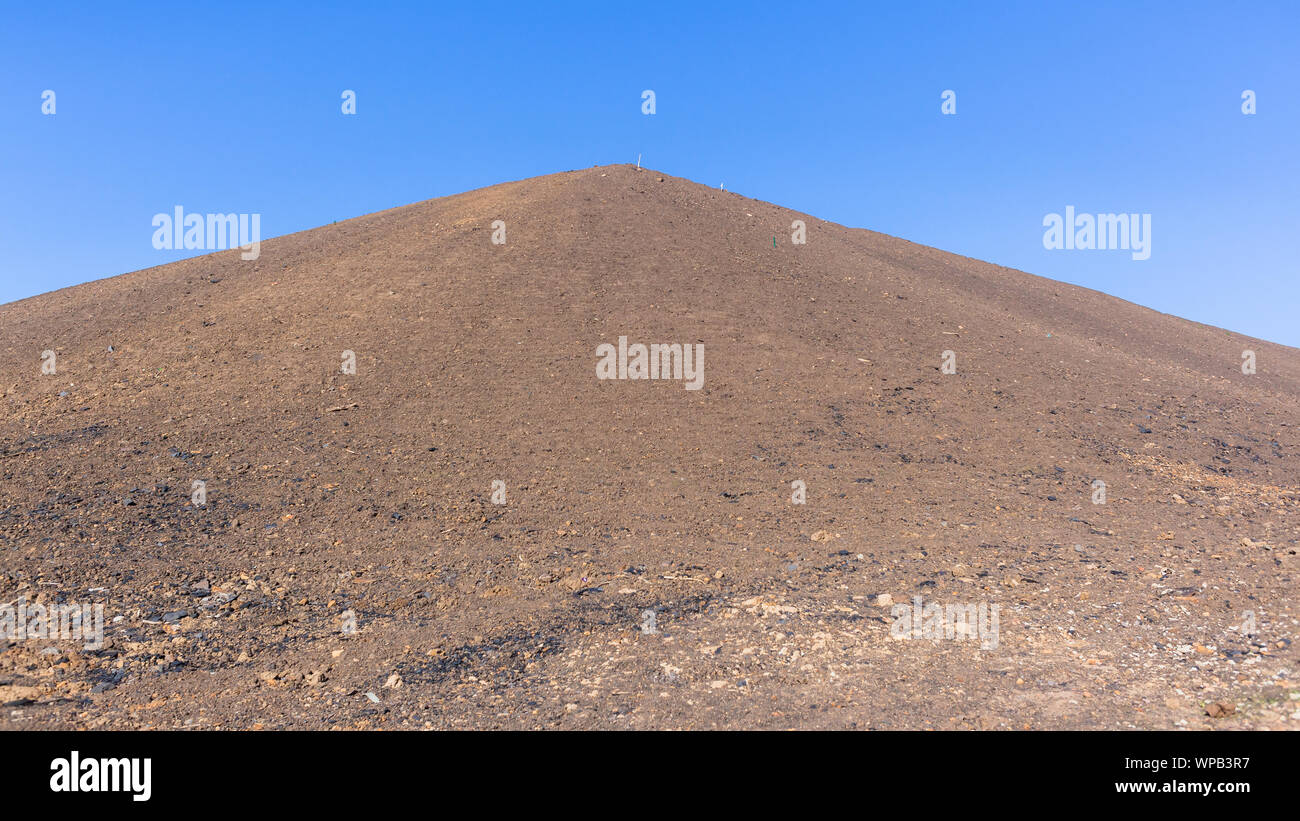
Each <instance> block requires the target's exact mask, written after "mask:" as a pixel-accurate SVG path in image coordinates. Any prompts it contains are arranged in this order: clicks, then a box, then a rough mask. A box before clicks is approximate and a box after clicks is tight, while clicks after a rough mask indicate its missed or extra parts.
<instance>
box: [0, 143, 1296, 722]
mask: <svg viewBox="0 0 1300 821" xmlns="http://www.w3.org/2000/svg"><path fill="white" fill-rule="evenodd" d="M796 219H800V220H804V221H805V223H806V225H807V243H806V244H805V245H795V244H792V243H791V223H792V221H793V220H796ZM494 220H502V221H504V222H505V224H506V242H505V244H504V245H494V244H493V243H492V241H491V238H492V234H493V228H492V223H493V221H494ZM620 336H626V337H628V343H629V344H632V343H637V342H640V343H646V344H649V343H699V344H702V345H703V346H704V350H705V358H704V371H703V373H704V377H703V385H702V387H701V389H699V390H688V389H687V388H686V386H685V385H684V381H685V380H680V381H679V380H672V379H669V380H640V381H636V380H599V379H597V378H596V366H597V362H598V357H597V348H598V346H600V345H601V344H602V343H612V344H617V343H618V338H619V337H620ZM110 346H111V348H112V350H111V351H110ZM47 349H48V350H54V351H55V353H56V362H57V372H56V373H55V374H53V375H50V374H42V372H41V361H42V360H41V355H42V351H45V350H47ZM1246 349H1249V350H1253V351H1255V353H1256V357H1257V367H1258V372H1257V373H1255V374H1253V375H1246V374H1243V373H1242V372H1241V362H1242V351H1243V350H1246ZM344 351H352V352H354V353H355V361H356V373H355V374H346V373H343V372H341V367H340V366H341V362H342V355H343V352H344ZM944 351H952V352H953V353H954V354H955V356H956V373H954V374H945V373H942V372H941V356H942V354H943V352H944ZM0 407H3V409H4V413H3V416H2V417H0V570H2V571H3V574H2V575H0V602H11V601H14V600H16V599H18V598H19V597H21V596H26V597H27V600H28V601H41V602H56V601H67V602H84V601H94V602H102V603H103V604H104V606H105V613H106V616H107V618H108V620H109V624H108V627H107V641H106V645H105V647H103V648H101V649H98V650H84V649H82V648H81V647H80V645H79V644H78V643H77V642H69V641H38V640H26V641H18V642H3V641H0V701H2V702H3V703H5V704H6V705H7V706H5V707H4V708H3V713H2V714H0V726H9V727H28V728H30V727H141V728H144V727H154V728H170V727H179V726H199V727H223V728H248V727H265V728H281V727H297V728H326V727H333V726H337V727H345V728H351V727H380V728H399V727H401V728H420V727H436V728H445V727H476V728H486V727H508V728H528V727H565V728H582V727H608V728H669V727H672V728H712V727H767V728H776V727H857V728H928V727H934V728H970V727H977V728H1000V727H1008V728H1021V727H1030V728H1085V727H1111V728H1125V727H1141V728H1167V727H1184V726H1185V727H1193V728H1196V727H1216V728H1225V727H1279V728H1290V727H1296V726H1300V712H1297V708H1298V707H1300V704H1298V703H1297V702H1296V701H1295V700H1294V699H1295V697H1296V696H1295V695H1293V694H1297V693H1300V683H1297V681H1300V671H1298V665H1300V660H1298V659H1297V648H1296V647H1294V646H1293V645H1292V644H1291V639H1292V636H1293V634H1294V632H1295V629H1296V610H1297V607H1296V595H1295V594H1296V589H1297V585H1296V581H1295V576H1296V572H1297V555H1296V550H1297V544H1298V538H1300V527H1298V526H1297V523H1296V522H1295V520H1294V516H1295V512H1296V509H1297V506H1298V505H1300V437H1298V435H1297V434H1298V431H1297V427H1296V425H1297V423H1298V422H1297V420H1300V413H1298V411H1300V351H1297V350H1296V349H1292V348H1286V347H1283V346H1278V345H1274V344H1271V343H1267V342H1262V341H1259V340H1254V339H1249V338H1246V337H1242V336H1240V335H1237V334H1233V333H1229V332H1227V331H1223V330H1220V329H1216V328H1212V327H1208V326H1204V325H1199V324H1196V323H1192V322H1188V321H1185V320H1182V319H1178V318H1176V317H1172V316H1167V315H1164V314H1159V313H1157V312H1154V311H1151V310H1148V309H1145V308H1141V307H1138V306H1135V305H1132V304H1129V303H1126V302H1123V301H1122V300H1118V299H1115V298H1113V297H1109V296H1106V295H1104V294H1100V293H1097V292H1094V291H1089V290H1086V289H1082V288H1077V287H1073V286H1069V285H1064V284H1061V283H1058V282H1053V281H1051V280H1047V279H1042V278H1039V277H1035V276H1031V275H1028V274H1025V273H1021V272H1019V271H1013V270H1009V269H1006V268H1000V267H997V266H995V265H990V264H987V263H983V262H978V261H975V260H971V259H967V258H964V257H959V256H955V255H952V254H947V253H944V252H941V251H937V250H934V249H931V248H927V247H924V246H919V245H915V244H913V243H909V242H906V241H904V240H900V239H895V238H892V237H888V236H884V235H881V234H876V233H873V232H870V231H863V230H857V229H850V228H845V227H842V226H839V225H835V224H832V223H827V222H823V221H821V220H818V219H816V218H813V217H809V216H806V215H802V214H798V213H795V212H791V211H788V210H786V209H783V208H779V207H777V206H774V205H770V204H768V203H763V202H759V201H756V200H752V199H748V198H746V197H743V196H739V195H737V194H734V193H731V192H723V191H718V190H714V189H709V188H705V187H703V186H700V185H697V184H695V183H692V182H689V181H686V180H682V179H678V178H674V177H669V176H665V175H663V174H660V173H658V172H654V171H649V170H644V171H637V170H635V169H633V168H632V167H630V166H609V167H600V168H592V169H589V170H583V171H575V172H570V173H565V174H556V175H552V176H547V177H539V178H535V179H530V180H524V181H521V182H514V183H507V184H502V185H497V186H493V187H490V188H486V189H482V190H478V191H472V192H469V193H465V194H460V195H457V196H453V197H446V198H443V199H438V200H431V201H428V202H423V203H418V204H415V205H410V206H406V207H403V208H397V209H393V210H390V211H385V212H381V213H378V214H373V215H370V216H367V217H362V218H359V219H354V220H349V221H347V222H342V223H338V224H335V225H331V226H325V227H322V228H319V229H316V230H312V231H307V232H303V233H300V234H294V235H290V236H286V237H281V238H278V239H273V240H269V241H264V242H263V243H262V247H261V256H260V258H259V259H258V260H256V261H244V260H241V259H240V254H239V252H238V251H226V252H220V253H217V254H213V255H210V256H205V257H201V258H196V259H191V260H186V261H183V262H178V263H174V264H170V265H165V266H161V267H158V268H153V269H149V270H145V271H139V272H136V273H132V274H126V275H123V276H118V277H114V278H111V279H106V280H100V281H97V282H92V283H88V284H85V285H81V286H77V287H75V288H70V289H66V290H63V291H58V292H55V293H51V294H46V295H43V296H40V297H35V298H32V299H28V300H23V301H21V302H17V303H12V304H9V305H5V306H0ZM196 480H201V481H203V482H205V483H206V504H205V505H203V506H201V507H198V506H195V505H193V504H192V503H191V489H192V483H193V482H194V481H196ZM497 480H499V481H501V482H504V485H505V494H506V503H505V504H504V505H498V504H494V503H493V501H492V498H491V497H492V493H493V482H494V481H497ZM1096 480H1100V481H1103V482H1105V503H1104V504H1095V503H1094V499H1095V498H1096V492H1095V490H1094V481H1096ZM796 481H802V482H804V483H805V484H806V488H807V501H806V504H802V505H798V504H794V503H793V502H792V493H793V491H792V483H793V482H796ZM92 590H93V591H94V592H91V591H92ZM914 596H921V597H922V601H923V603H931V602H933V603H939V604H943V605H947V604H952V603H959V604H971V605H980V604H983V605H985V607H992V606H994V605H996V607H997V612H998V614H999V619H998V629H997V633H996V641H988V640H987V639H988V638H989V636H988V635H985V634H980V635H977V636H963V635H961V633H960V630H959V631H958V632H957V633H956V634H954V637H953V638H946V639H939V640H933V639H930V638H906V637H900V636H896V635H891V625H893V624H894V622H895V616H896V615H897V613H896V611H894V610H893V608H892V606H891V605H890V600H891V599H892V601H893V602H894V603H896V604H897V603H907V604H909V605H910V604H911V603H912V602H913V597H914ZM647 610H649V611H653V613H654V616H653V620H652V621H653V630H652V629H651V619H650V617H648V616H646V615H645V614H646V611H647ZM353 617H354V618H355V624H356V629H355V632H353V631H352V628H351V621H352V618H353ZM893 632H897V631H896V629H895V630H894V631H893ZM50 647H54V648H56V649H54V650H50V649H48V648H50ZM368 693H369V694H373V696H374V697H373V698H372V697H370V696H368V695H367V694H368ZM1215 704H1222V705H1228V706H1230V707H1231V708H1233V710H1234V711H1235V712H1233V713H1232V714H1231V715H1226V716H1221V717H1216V718H1211V717H1210V716H1209V715H1207V710H1206V707H1207V705H1209V706H1210V710H1209V712H1211V713H1217V712H1219V708H1216V707H1214V706H1213V705H1215Z"/></svg>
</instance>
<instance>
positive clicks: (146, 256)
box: [0, 1, 1300, 346]
mask: <svg viewBox="0 0 1300 821" xmlns="http://www.w3.org/2000/svg"><path fill="white" fill-rule="evenodd" d="M124 5H125V4H124ZM440 5H441V4H432V3H427V4H426V3H412V4H385V3H365V4H361V3H357V4H355V6H354V8H351V9H349V8H348V7H347V6H344V5H335V4H330V3H312V4H305V3H304V4H301V5H294V6H290V5H288V4H282V3H276V2H273V1H272V2H266V3H260V4H253V3H249V4H241V3H224V4H212V5H206V4H205V5H204V7H203V10H196V9H195V4H189V3H150V2H140V3H133V4H129V8H125V9H118V8H109V7H108V6H106V5H103V4H93V5H92V4H85V5H67V4H57V3H49V4H45V3H23V4H14V3H8V4H6V6H5V8H4V9H3V15H2V17H3V20H4V23H3V25H2V26H0V302H7V301H11V300H15V299H21V298H23V297H27V296H31V295H33V294H37V293H42V292H45V291H50V290H54V289H57V288H62V287H65V286H68V285H73V284H77V283H80V282H85V281H88V280H92V279H98V278H101V277H105V276H111V275H114V274H118V273H122V272H125V271H132V270H137V269H140V268H146V267H150V266H153V265H158V264H162V263H164V262H170V261H173V260H175V259H179V258H181V257H182V256H185V255H186V254H187V252H184V251H160V250H156V249H154V247H153V245H152V243H151V239H152V236H153V228H152V225H151V220H152V218H153V215H154V214H156V213H160V212H170V210H171V209H172V207H173V206H174V205H177V204H181V205H183V206H184V207H185V208H186V209H187V210H190V211H197V212H238V213H260V214H261V215H262V236H263V237H264V238H265V237H270V236H275V235H279V234H285V233H290V232H294V231H299V230H303V229H306V228H312V227H316V226H319V225H323V224H326V223H329V222H332V221H334V220H338V219H344V218H347V217H353V216H358V215H361V214H366V213H370V212H373V211H377V210H381V209H384V208H390V207H393V206H396V205H402V204H406V203H409V202H416V201H419V200H424V199H429V198H431V197H437V196H443V195H446V194H451V193H456V192H459V191H464V190H468V189H472V188H477V187H480V186H484V185H489V184H492V183H496V182H500V181H503V180H512V179H520V178H523V177H530V176H535V175H539V174H548V173H553V172H557V171H565V170H570V169H574V168H583V167H588V166H591V165H594V164H607V163H616V162H635V161H636V157H637V154H638V153H640V154H642V155H643V162H644V164H645V165H647V166H650V167H652V168H655V169H658V170H662V171H664V172H667V173H670V174H673V175H677V176H682V177H687V178H689V179H694V180H697V181H699V182H703V183H708V184H710V185H715V186H716V185H718V184H719V183H720V182H725V183H726V187H727V189H728V190H731V191H737V192H739V193H742V194H745V195H747V196H752V197H756V198H759V199H763V200H768V201H771V202H775V203H777V204H780V205H783V206H787V207H790V208H794V209H797V210H800V211H806V212H808V213H810V214H813V215H815V216H818V217H821V218H824V219H828V220H832V221H835V222H839V223H843V224H846V225H852V226H857V227H863V228H871V229H873V230H877V231H883V232H885V233H889V234H894V235H897V236H901V237H905V238H907V239H910V240H913V241H916V242H921V243H925V244H927V245H933V246H936V247H939V248H943V249H945V250H949V251H954V252H957V253H961V254H965V255H968V256H973V257H977V258H979V259H985V260H988V261H991V262H996V263H999V264H1002V265H1007V266H1010V267H1014V268H1020V269H1023V270H1026V271H1029V272H1031V273H1036V274H1040V275H1042V276H1047V277H1051V278H1053V279H1060V280H1064V281H1067V282H1072V283H1076V284H1080V285H1085V286H1088V287H1090V288H1096V289H1098V290H1101V291H1105V292H1107V293H1111V294H1115V295H1117V296H1120V297H1122V298H1124V299H1129V300H1132V301H1134V302H1137V303H1140V304H1143V305H1147V306H1150V307H1152V308H1155V309H1157V310H1160V311H1165V312H1167V313H1172V314H1177V315H1180V316H1185V317H1187V318H1189V319H1195V320H1198V321H1201V322H1207V323H1210V324H1213V325H1219V326H1222V327H1226V328H1229V329H1232V330H1235V331H1240V332H1243V333H1247V334H1250V335H1252V336H1258V337H1262V338H1265V339H1269V340H1273V341H1276V342H1282V343H1285V344H1289V345H1295V346H1300V322H1297V320H1296V317H1297V311H1296V308H1297V305H1300V299H1297V297H1298V296H1300V284H1298V278H1297V276H1296V273H1297V265H1296V256H1295V253H1294V244H1295V238H1296V236H1297V235H1300V173H1298V172H1300V156H1298V153H1297V150H1296V148H1297V145H1300V111H1298V105H1300V82H1297V81H1298V80H1300V69H1298V68H1297V66H1298V63H1300V56H1298V55H1300V49H1298V48H1297V45H1296V43H1297V42H1300V26H1298V25H1297V23H1300V4H1296V3H1294V2H1277V3H1248V4H1243V5H1242V6H1240V7H1238V6H1231V7H1230V6H1228V4H1222V3H1196V2H1191V3H1188V2H1184V3H1156V2H1150V3H1141V4H1131V3H1107V2H1090V3H1086V4H1062V3H1041V2H1033V3H1007V4H999V7H998V8H996V9H994V8H991V6H992V4H974V3H969V4H968V3H960V4H959V3H953V4H951V5H952V8H945V6H944V5H941V4H927V3H888V4H874V3H856V2H855V3H845V4H844V5H843V7H842V8H836V7H835V6H831V5H818V4H812V3H779V4H770V5H763V6H751V5H748V4H734V5H731V4H728V5H712V4H709V7H708V8H706V7H705V6H706V4H702V3H682V4H673V3H655V4H641V5H636V6H629V7H627V8H626V9H623V8H615V5H616V4H612V3H608V2H606V3H592V4H583V5H578V4H570V3H548V4H520V5H518V6H515V5H513V4H509V3H492V4H480V3H458V4H450V5H448V6H447V7H446V8H442V7H440ZM1132 6H1139V8H1132ZM45 89H50V90H53V91H55V93H56V95H57V96H56V106H57V107H56V113H55V114H53V115H44V114H42V112H41V104H42V100H41V94H42V92H43V91H44V90H45ZM344 89H352V90H354V91H355V92H356V94H357V113H356V115H355V116H345V115H343V114H342V113H341V111H340V105H341V100H340V94H341V93H342V91H343V90H344ZM645 89H653V90H654V91H655V94H656V112H655V114H654V115H652V116H647V115H643V114H642V113H641V102H642V100H641V92H642V91H643V90H645ZM946 89H951V90H953V91H955V92H956V94H957V113H956V114H955V115H952V116H946V115H944V114H942V113H941V110H940V106H941V103H942V100H941V98H940V95H941V93H942V92H943V91H944V90H946ZM1246 89H1250V90H1253V91H1254V92H1255V94H1256V105H1257V113H1255V114H1253V115H1245V114H1243V113H1242V111H1241V106H1242V100H1241V95H1242V92H1243V91H1244V90H1246ZM1066 206H1074V208H1075V209H1076V211H1078V212H1086V213H1113V212H1127V213H1140V214H1150V215H1151V220H1152V237H1151V240H1152V242H1151V257H1150V259H1147V260H1134V259H1132V257H1131V254H1129V253H1128V252H1125V251H1121V250H1073V251H1067V250H1047V249H1045V248H1044V247H1043V234H1044V231H1045V229H1044V228H1043V218H1044V216H1045V215H1047V214H1050V213H1063V212H1064V210H1065V208H1066ZM188 253H190V254H192V253H194V252H188Z"/></svg>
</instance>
